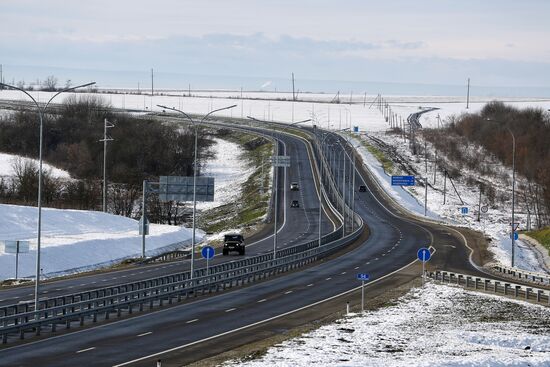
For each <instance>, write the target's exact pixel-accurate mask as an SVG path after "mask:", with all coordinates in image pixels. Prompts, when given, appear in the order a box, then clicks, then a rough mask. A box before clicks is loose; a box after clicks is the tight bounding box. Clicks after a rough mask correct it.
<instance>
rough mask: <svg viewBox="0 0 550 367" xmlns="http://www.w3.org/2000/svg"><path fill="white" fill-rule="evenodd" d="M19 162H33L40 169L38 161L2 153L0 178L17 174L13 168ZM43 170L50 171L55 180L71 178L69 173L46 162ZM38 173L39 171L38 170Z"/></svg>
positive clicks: (43, 164)
mask: <svg viewBox="0 0 550 367" xmlns="http://www.w3.org/2000/svg"><path fill="white" fill-rule="evenodd" d="M17 160H21V163H24V162H32V164H34V165H35V166H36V168H38V163H39V161H38V159H32V158H27V157H21V156H18V155H15V154H7V153H0V176H14V175H15V172H14V170H13V166H14V164H15V162H17ZM42 168H43V170H44V171H49V172H50V173H51V175H52V177H55V178H67V179H68V178H71V176H70V175H69V172H67V171H64V170H62V169H59V168H56V167H54V166H52V165H49V164H47V163H45V162H42ZM37 171H38V169H37Z"/></svg>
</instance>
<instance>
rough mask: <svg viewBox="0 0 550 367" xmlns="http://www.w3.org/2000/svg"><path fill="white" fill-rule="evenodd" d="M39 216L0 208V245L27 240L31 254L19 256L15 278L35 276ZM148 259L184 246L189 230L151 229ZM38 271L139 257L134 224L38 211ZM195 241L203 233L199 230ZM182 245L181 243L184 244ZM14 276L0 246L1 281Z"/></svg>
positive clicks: (48, 272)
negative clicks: (39, 265) (2, 242)
mask: <svg viewBox="0 0 550 367" xmlns="http://www.w3.org/2000/svg"><path fill="white" fill-rule="evenodd" d="M37 213H38V209H37V208H35V207H26V206H18V205H6V204H0V241H3V240H28V241H30V252H29V253H26V254H20V256H19V275H20V276H22V277H32V276H34V275H35V272H36V247H37V229H36V226H37ZM149 231H150V235H148V236H146V256H153V255H156V254H158V253H160V252H162V251H169V250H172V249H175V248H176V247H177V248H182V247H186V245H187V244H188V242H189V240H190V238H191V231H190V230H189V229H187V228H183V227H178V226H169V225H159V224H151V225H150V229H149ZM41 233H42V236H41V261H40V262H41V268H42V269H43V273H44V274H45V275H46V276H48V275H52V274H55V275H61V274H65V273H73V272H78V271H84V270H91V269H94V268H98V267H102V266H105V265H109V264H112V263H114V262H118V261H120V260H122V259H125V258H131V257H137V256H141V236H140V235H139V234H138V222H137V221H136V220H133V219H130V218H126V217H122V216H117V215H112V214H106V213H102V212H94V211H84V210H62V209H51V208H43V209H42V231H41ZM198 238H199V240H200V239H201V238H202V233H201V232H200V231H199V232H198ZM182 242H183V244H182ZM14 273H15V255H14V254H6V253H5V252H4V248H3V246H0V279H6V278H11V277H13V276H14Z"/></svg>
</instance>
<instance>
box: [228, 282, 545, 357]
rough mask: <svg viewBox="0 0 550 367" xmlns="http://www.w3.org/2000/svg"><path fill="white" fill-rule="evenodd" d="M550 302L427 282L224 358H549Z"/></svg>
mask: <svg viewBox="0 0 550 367" xmlns="http://www.w3.org/2000/svg"><path fill="white" fill-rule="evenodd" d="M549 317H550V309H548V308H545V307H543V306H538V305H533V304H529V303H526V302H522V301H515V300H508V299H503V298H499V297H497V296H492V295H481V294H479V293H474V292H470V291H466V290H463V289H461V288H456V287H451V286H447V285H438V284H435V283H432V282H430V283H428V284H426V286H425V287H423V288H415V289H413V290H411V291H410V292H409V293H408V294H406V295H405V296H403V297H401V298H400V299H399V300H398V301H397V303H396V304H395V305H393V306H389V307H385V308H381V309H379V310H375V311H369V312H366V313H365V314H364V315H352V316H349V317H345V318H343V319H340V320H338V321H336V322H335V323H332V324H329V325H326V326H323V327H321V328H319V329H317V330H314V331H311V332H309V333H306V334H304V335H302V336H301V337H298V338H294V339H290V340H287V341H285V342H283V343H281V344H278V345H275V346H273V347H271V348H270V349H268V351H267V353H266V354H265V355H264V356H262V357H260V358H258V359H251V360H247V358H244V359H243V360H233V361H228V362H226V363H224V364H223V366H237V365H238V366H245V367H261V366H281V367H282V366H289V367H290V366H291V367H297V366H311V365H316V364H319V365H330V366H373V367H377V366H380V367H397V366H419V367H424V366H426V367H428V366H429V367H443V366H445V367H455V366H493V367H495V366H533V367H543V366H548V361H550V324H548V322H541V320H548V318H549Z"/></svg>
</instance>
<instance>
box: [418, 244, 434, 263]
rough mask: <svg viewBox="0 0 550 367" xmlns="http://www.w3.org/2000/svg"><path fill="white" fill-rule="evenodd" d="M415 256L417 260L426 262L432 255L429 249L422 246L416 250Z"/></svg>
mask: <svg viewBox="0 0 550 367" xmlns="http://www.w3.org/2000/svg"><path fill="white" fill-rule="evenodd" d="M416 256H418V260H420V261H422V262H426V261H428V260H430V257H432V254H431V253H430V250H429V249H427V248H426V247H422V248H421V249H419V250H418V252H417V253H416Z"/></svg>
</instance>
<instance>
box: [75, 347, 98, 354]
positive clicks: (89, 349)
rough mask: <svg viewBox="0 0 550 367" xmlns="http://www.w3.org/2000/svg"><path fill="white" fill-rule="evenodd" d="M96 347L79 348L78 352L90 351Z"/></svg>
mask: <svg viewBox="0 0 550 367" xmlns="http://www.w3.org/2000/svg"><path fill="white" fill-rule="evenodd" d="M94 349H95V347H91V348H87V349H82V350H79V351H77V352H76V353H77V354H78V353H84V352H89V351H91V350H94Z"/></svg>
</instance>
